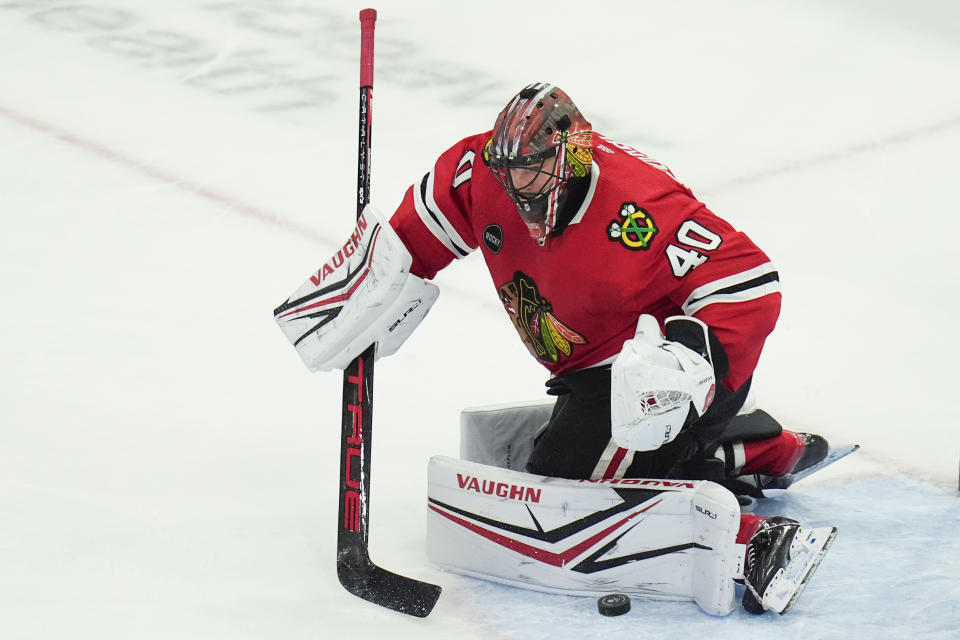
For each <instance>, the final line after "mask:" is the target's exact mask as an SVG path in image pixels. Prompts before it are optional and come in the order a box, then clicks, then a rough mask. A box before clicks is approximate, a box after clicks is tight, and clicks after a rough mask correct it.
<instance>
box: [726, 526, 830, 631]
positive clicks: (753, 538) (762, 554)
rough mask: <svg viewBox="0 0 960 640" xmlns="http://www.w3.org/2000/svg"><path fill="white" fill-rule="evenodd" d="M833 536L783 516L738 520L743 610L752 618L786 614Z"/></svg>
mask: <svg viewBox="0 0 960 640" xmlns="http://www.w3.org/2000/svg"><path fill="white" fill-rule="evenodd" d="M836 535H837V529H836V528H835V527H817V528H813V527H805V526H803V525H801V524H800V523H799V522H797V521H796V520H791V519H790V518H785V517H783V516H773V517H771V518H761V517H758V516H742V520H741V528H740V533H739V534H738V536H737V542H740V543H741V544H743V543H746V544H747V553H746V560H745V562H744V570H743V574H744V575H743V577H744V586H745V590H744V593H743V608H744V609H746V610H747V611H749V612H750V613H756V614H759V613H763V612H764V611H776V612H777V613H779V614H781V615H782V614H784V613H786V612H787V611H788V610H789V609H790V607H792V606H793V604H794V603H795V602H796V601H797V598H799V597H800V594H801V593H803V590H804V588H805V587H806V586H807V583H808V582H809V581H810V578H811V577H812V576H813V572H814V571H816V569H817V567H818V566H820V562H821V561H822V560H823V557H824V555H825V554H826V553H827V550H828V549H829V548H830V545H831V544H833V539H834V537H836ZM744 538H746V540H744Z"/></svg>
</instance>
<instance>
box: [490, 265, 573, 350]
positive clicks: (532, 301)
mask: <svg viewBox="0 0 960 640" xmlns="http://www.w3.org/2000/svg"><path fill="white" fill-rule="evenodd" d="M500 301H501V302H503V308H504V309H506V310H507V313H509V314H510V319H511V320H513V325H514V326H515V327H516V328H517V331H518V332H519V333H520V338H521V339H522V340H523V344H525V345H526V347H527V349H528V350H529V351H530V353H532V354H533V356H534V357H535V358H536V359H537V360H540V361H541V362H546V363H549V364H556V363H558V362H561V361H562V360H564V359H566V358H569V357H570V355H571V354H572V353H573V345H575V344H587V339H586V338H584V337H583V336H581V335H580V334H579V333H577V332H576V331H573V330H572V329H570V328H569V327H567V326H566V325H565V324H563V323H562V322H560V321H559V320H557V318H556V317H555V316H554V315H553V306H552V305H551V304H550V303H549V302H548V301H547V300H546V299H545V298H544V297H542V296H541V295H540V291H539V290H538V289H537V283H536V282H534V281H533V278H531V277H530V276H528V275H527V274H525V273H523V272H522V271H517V272H516V273H514V274H513V280H511V281H510V282H507V283H506V284H503V285H501V286H500Z"/></svg>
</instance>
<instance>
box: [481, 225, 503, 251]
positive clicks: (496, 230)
mask: <svg viewBox="0 0 960 640" xmlns="http://www.w3.org/2000/svg"><path fill="white" fill-rule="evenodd" d="M483 245H484V246H485V247H486V248H487V249H489V250H490V251H491V253H500V249H502V248H503V229H501V228H500V225H498V224H488V225H487V226H486V227H485V228H484V230H483Z"/></svg>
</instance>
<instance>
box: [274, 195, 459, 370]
mask: <svg viewBox="0 0 960 640" xmlns="http://www.w3.org/2000/svg"><path fill="white" fill-rule="evenodd" d="M412 261H413V259H412V258H411V256H410V252H409V251H407V248H406V247H405V246H403V242H402V241H401V240H400V238H399V236H397V233H396V232H395V231H394V230H393V228H392V227H391V226H390V223H389V222H387V221H386V220H385V219H384V218H383V216H382V215H381V214H380V212H379V211H377V210H376V209H374V208H373V207H372V206H369V205H368V206H367V207H366V208H365V209H364V210H363V213H362V215H361V216H360V219H359V220H358V221H357V227H356V228H355V229H354V231H353V234H352V235H351V236H350V238H349V239H348V240H347V242H346V243H345V244H344V245H343V247H342V248H341V249H340V251H338V252H337V253H336V254H335V255H334V256H332V257H331V258H330V259H329V260H327V261H326V262H325V263H324V264H323V266H321V267H320V268H319V269H318V270H317V273H316V274H314V275H313V276H311V277H310V278H309V279H308V280H307V281H306V282H304V283H303V285H302V286H301V287H300V288H299V289H297V290H296V291H295V292H294V293H293V295H292V296H290V297H289V298H288V299H287V300H286V301H285V302H284V303H283V304H282V305H280V306H279V307H277V309H276V310H274V312H273V315H274V318H275V319H276V321H277V324H278V325H280V329H282V330H283V333H284V334H285V335H286V336H287V339H288V340H290V342H291V343H292V344H293V346H294V347H296V349H297V353H299V354H300V357H301V358H302V359H303V363H304V364H305V365H307V367H308V368H309V369H310V370H311V371H330V370H332V369H344V368H346V367H347V365H349V364H350V362H351V361H352V360H353V359H354V358H355V357H357V356H358V355H360V354H361V353H363V351H364V350H365V349H366V348H367V347H369V346H370V345H371V344H373V343H377V354H376V357H377V358H378V359H379V358H380V357H382V356H388V355H391V354H392V353H394V352H396V350H397V349H399V348H400V345H402V344H403V343H404V341H405V340H406V339H407V337H409V335H410V334H411V333H412V332H413V330H414V329H415V328H416V327H417V325H418V324H420V321H421V320H423V318H424V316H426V315H427V312H428V311H429V310H430V307H431V306H433V303H434V302H436V300H437V296H438V295H439V292H440V290H439V289H438V288H437V286H436V285H434V284H431V283H429V282H426V281H425V280H423V279H421V278H418V277H416V276H414V275H412V274H411V273H410V264H411V263H412Z"/></svg>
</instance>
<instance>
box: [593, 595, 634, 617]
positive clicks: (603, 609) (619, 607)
mask: <svg viewBox="0 0 960 640" xmlns="http://www.w3.org/2000/svg"><path fill="white" fill-rule="evenodd" d="M597 610H598V611H599V612H600V614H601V615H605V616H622V615H623V614H625V613H626V612H627V611H630V596H628V595H625V594H622V593H608V594H607V595H605V596H603V597H602V598H600V599H599V600H597Z"/></svg>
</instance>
